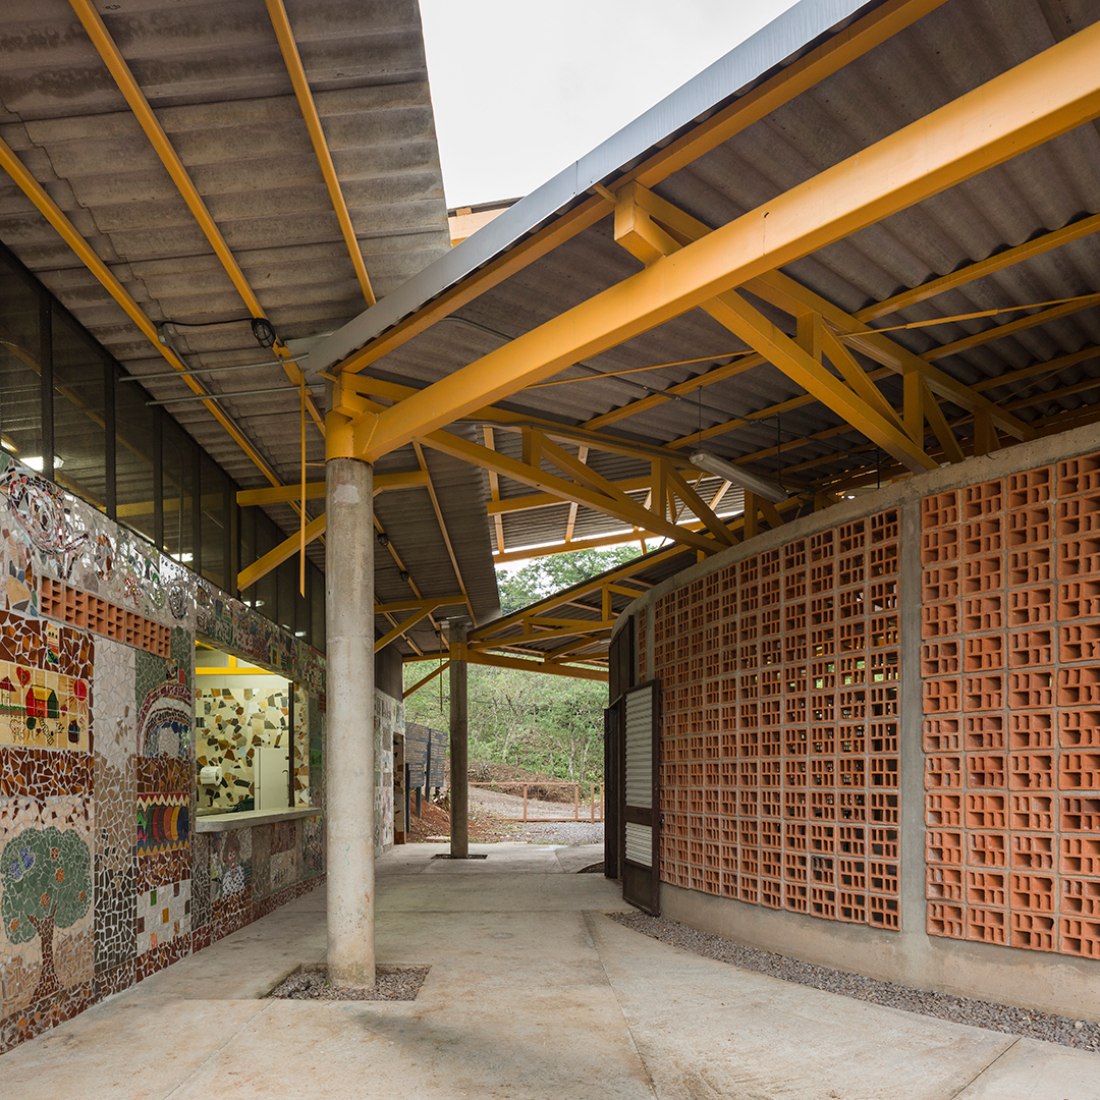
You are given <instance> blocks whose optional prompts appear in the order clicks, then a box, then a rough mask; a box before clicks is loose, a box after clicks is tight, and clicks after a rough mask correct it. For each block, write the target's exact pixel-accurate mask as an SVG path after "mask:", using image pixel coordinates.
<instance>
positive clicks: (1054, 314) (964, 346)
mask: <svg viewBox="0 0 1100 1100" xmlns="http://www.w3.org/2000/svg"><path fill="white" fill-rule="evenodd" d="M1098 305H1100V294H1088V295H1084V296H1083V297H1080V298H1075V299H1073V300H1072V301H1069V302H1063V303H1061V304H1059V305H1056V306H1051V307H1050V308H1049V309H1043V310H1039V311H1038V312H1037V313H1030V314H1028V315H1027V316H1026V317H1018V318H1017V319H1016V320H1015V321H1007V322H1005V324H1003V325H996V326H994V327H993V328H987V329H985V330H984V331H982V332H976V333H974V334H973V335H972V336H963V337H961V338H960V339H958V340H952V341H951V343H950V344H942V345H940V347H938V348H932V350H931V351H926V352H925V353H924V354H923V355H922V356H921V358H922V359H923V360H925V362H933V361H934V360H936V359H946V358H947V356H949V355H957V354H958V353H959V352H960V351H967V350H968V349H969V348H976V347H980V346H981V345H982V344H989V343H992V341H994V340H1000V339H1001V338H1002V337H1004V336H1012V335H1013V334H1014V333H1017V332H1023V331H1024V330H1026V329H1029V328H1036V327H1038V326H1039V325H1045V324H1049V323H1050V322H1051V321H1057V320H1059V319H1060V318H1062V317H1068V316H1070V314H1073V313H1080V312H1081V310H1084V309H1093V308H1094V307H1096V306H1098Z"/></svg>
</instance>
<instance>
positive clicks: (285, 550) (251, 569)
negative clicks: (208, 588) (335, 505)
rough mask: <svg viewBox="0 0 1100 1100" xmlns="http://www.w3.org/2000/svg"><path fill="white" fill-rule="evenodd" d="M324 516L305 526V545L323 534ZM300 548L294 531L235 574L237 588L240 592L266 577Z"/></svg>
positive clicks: (298, 536)
mask: <svg viewBox="0 0 1100 1100" xmlns="http://www.w3.org/2000/svg"><path fill="white" fill-rule="evenodd" d="M325 524H326V519H325V516H324V515H323V514H322V515H319V516H318V517H317V518H316V519H311V520H310V521H309V523H307V524H306V526H305V541H306V543H307V544H308V543H311V542H313V540H314V539H319V538H320V537H321V536H322V535H323V534H324V533H325ZM301 546H302V534H301V532H298V531H295V533H294V534H293V535H290V536H288V537H287V538H285V539H283V541H282V542H280V543H279V545H278V546H276V547H275V548H274V549H273V550H269V551H268V552H267V553H266V554H264V555H263V556H262V557H260V558H257V559H256V560H255V561H254V562H253V563H252V564H251V565H249V566H246V567H245V568H244V569H242V570H241V571H240V572H239V573H238V574H237V588H238V589H239V590H240V591H242V592H243V591H244V589H246V588H249V587H250V586H251V585H254V584H255V583H256V582H257V581H258V580H260V579H262V578H263V577H266V576H267V575H268V573H270V572H271V571H272V570H273V569H278V568H279V566H280V565H282V564H283V562H284V561H289V560H290V559H291V558H292V557H294V555H295V554H296V553H298V551H299V549H300V548H301Z"/></svg>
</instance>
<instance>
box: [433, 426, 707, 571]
mask: <svg viewBox="0 0 1100 1100" xmlns="http://www.w3.org/2000/svg"><path fill="white" fill-rule="evenodd" d="M422 442H423V443H424V445H425V446H427V447H431V448H433V449H434V450H438V451H442V452H443V453H444V454H449V455H451V456H452V457H454V458H458V459H461V460H462V461H464V462H469V463H470V464H472V465H474V466H481V467H483V468H484V469H486V470H493V469H495V470H496V471H497V473H499V474H503V475H504V476H505V477H508V478H511V479H512V480H513V481H519V482H521V483H523V484H526V485H532V486H534V487H535V488H537V489H540V490H542V491H544V492H548V493H556V494H558V495H559V496H560V497H561V498H562V500H564V501H570V500H575V501H577V502H578V503H579V504H584V505H585V506H586V507H589V508H594V509H596V511H598V512H605V513H607V514H608V515H610V516H615V517H617V518H619V519H621V520H623V521H625V522H626V523H629V524H631V525H634V526H637V527H640V528H643V529H644V530H647V531H649V530H651V531H652V532H653V533H654V534H658V535H662V536H664V537H666V538H671V539H675V540H677V541H679V542H686V543H689V544H690V545H692V546H695V547H696V548H698V549H700V550H702V551H704V552H705V553H708V554H711V553H714V552H715V551H717V550H719V549H720V548H721V547H720V545H719V544H718V543H717V542H715V541H714V540H713V539H711V538H707V537H706V536H704V535H700V534H698V533H697V532H695V531H691V530H689V529H688V528H686V527H680V526H677V525H676V524H674V523H669V522H668V521H667V520H664V519H662V518H661V517H660V516H659V515H657V514H655V513H653V512H649V511H646V509H644V508H643V507H642V506H641V505H640V504H636V503H635V502H634V501H632V500H630V499H629V498H626V499H625V500H620V499H618V498H612V497H610V496H607V495H606V494H605V493H602V492H600V491H598V490H597V489H594V488H590V487H589V486H588V485H581V484H578V483H576V482H572V481H567V480H566V479H565V478H562V477H558V476H556V475H555V474H551V473H549V472H547V471H546V470H543V469H542V468H540V467H537V466H529V465H527V464H526V463H525V462H521V461H519V460H518V459H514V458H510V457H508V456H507V455H502V454H500V453H499V452H498V451H490V450H489V449H488V448H487V447H481V446H479V445H478V444H476V443H472V442H470V441H469V440H466V439H462V438H461V437H460V436H456V435H452V434H451V433H449V432H441V431H435V432H432V433H431V434H430V435H427V436H425V437H424V439H423V440H422Z"/></svg>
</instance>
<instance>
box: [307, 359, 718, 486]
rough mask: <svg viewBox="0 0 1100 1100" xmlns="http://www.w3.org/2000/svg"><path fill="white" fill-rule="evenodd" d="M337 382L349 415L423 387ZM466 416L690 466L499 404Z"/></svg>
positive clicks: (654, 450)
mask: <svg viewBox="0 0 1100 1100" xmlns="http://www.w3.org/2000/svg"><path fill="white" fill-rule="evenodd" d="M326 377H327V376H326ZM707 377H708V378H709V377H710V376H709V375H708V376H707ZM337 381H338V382H339V386H338V387H337V391H338V392H339V393H340V394H341V395H346V396H344V397H343V398H342V400H343V401H344V402H345V405H346V407H345V409H344V413H345V415H349V416H350V415H352V414H353V413H354V411H355V409H356V398H367V397H382V398H385V399H386V400H388V401H391V402H394V403H399V402H402V401H404V400H406V399H407V398H409V397H412V396H414V395H415V394H418V393H422V392H424V391H423V390H422V389H416V388H414V387H413V386H407V385H403V384H402V383H400V382H391V381H388V380H386V379H382V378H375V377H373V376H370V377H368V376H364V375H343V376H341V377H340V378H339V379H337ZM669 392H671V391H669ZM359 408H367V409H370V410H371V411H374V412H380V411H382V410H383V409H384V406H382V405H380V404H377V403H376V402H375V403H372V402H370V401H364V402H363V403H362V404H361V405H360V406H359ZM469 419H471V420H479V421H484V422H485V423H486V424H491V425H495V426H497V428H499V429H500V430H502V431H523V430H525V429H528V430H531V429H533V430H535V431H541V432H542V433H543V435H544V436H548V437H549V438H551V439H556V440H558V441H566V442H569V443H572V444H575V445H577V446H587V447H589V448H591V449H592V450H594V451H601V452H604V453H607V454H613V455H621V456H624V457H626V458H637V459H639V460H640V461H645V462H649V461H650V460H652V459H654V458H663V459H667V460H668V461H671V462H675V463H678V464H679V465H680V466H682V467H683V468H684V469H691V468H692V466H691V463H690V462H689V461H688V458H687V456H686V455H683V454H678V453H677V452H675V451H672V450H669V449H668V448H667V447H663V446H661V445H659V444H653V443H641V442H639V441H638V440H632V439H624V438H621V437H619V436H615V435H608V434H607V433H606V432H603V431H600V430H597V429H593V428H590V427H588V425H579V426H577V425H572V424H562V423H561V422H560V421H556V420H550V419H549V418H547V417H539V416H533V415H531V414H529V413H519V412H515V411H514V410H511V409H504V408H501V407H500V406H498V405H488V406H485V407H484V408H480V409H477V410H475V411H474V412H473V413H472V414H471V415H470V417H469Z"/></svg>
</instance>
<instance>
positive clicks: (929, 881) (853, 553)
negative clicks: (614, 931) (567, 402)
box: [624, 428, 1100, 1019]
mask: <svg viewBox="0 0 1100 1100" xmlns="http://www.w3.org/2000/svg"><path fill="white" fill-rule="evenodd" d="M1097 442H1098V440H1097V433H1096V430H1095V429H1094V428H1086V429H1079V430H1077V431H1074V432H1068V433H1065V434H1063V435H1061V436H1055V437H1050V438H1047V439H1043V440H1040V441H1036V442H1033V443H1028V444H1021V445H1018V446H1015V447H1012V448H1006V449H1004V450H1002V451H999V452H997V453H996V454H994V455H991V456H987V457H983V458H975V459H970V460H967V461H966V462H963V463H960V464H957V465H955V466H950V467H944V468H943V469H940V470H938V471H933V472H932V473H929V474H926V475H922V476H919V477H914V478H911V479H907V480H906V481H904V482H901V483H899V484H898V485H896V486H890V487H886V488H883V489H881V490H878V491H877V492H875V493H872V494H868V495H867V496H865V497H862V498H860V499H857V500H853V501H847V502H844V503H842V504H840V505H837V506H835V507H834V508H830V509H828V510H826V511H824V512H821V513H817V514H815V515H812V516H807V517H804V518H803V519H801V520H798V521H795V522H794V523H791V524H788V525H786V526H785V527H783V528H781V529H779V530H776V531H770V532H766V533H764V534H762V535H761V536H759V537H758V538H757V539H754V540H753V541H752V542H751V543H749V544H747V545H744V546H738V547H734V548H731V549H730V550H728V551H725V552H723V553H722V554H720V555H716V556H715V558H713V559H711V560H709V561H706V562H703V563H700V564H698V565H695V566H693V567H691V568H690V569H688V570H685V571H684V572H683V573H681V574H679V575H678V576H677V577H674V578H671V579H670V580H668V581H665V582H663V583H662V584H660V585H658V586H656V587H655V588H654V589H653V590H652V591H651V592H649V593H648V594H647V595H646V596H645V597H642V598H641V599H639V600H638V601H637V602H636V603H635V604H634V605H633V606H632V607H631V608H630V609H629V611H628V613H627V616H624V618H626V617H633V618H634V619H635V621H636V629H637V635H636V636H637V638H638V650H639V652H638V654H637V671H638V675H639V678H645V676H646V675H647V674H649V675H650V676H652V677H653V678H655V679H657V680H658V681H659V682H660V685H661V696H662V703H661V706H662V718H661V723H662V726H661V750H660V760H659V765H658V766H659V773H660V778H661V785H662V795H661V809H662V813H663V815H664V821H665V826H664V829H665V832H664V836H663V838H662V845H661V853H660V855H661V858H660V865H659V867H660V877H661V882H662V887H661V905H662V908H663V911H664V912H665V913H667V914H668V915H670V916H672V917H674V918H676V919H681V920H685V921H686V922H688V923H690V924H695V925H696V926H699V927H703V928H708V929H712V930H716V931H719V932H721V933H723V934H726V935H730V936H732V937H734V938H738V939H741V940H743V941H745V942H750V943H754V944H757V945H760V946H763V947H766V948H769V949H773V950H779V951H786V952H788V953H791V954H795V955H798V956H800V957H804V958H807V959H810V960H811V961H816V962H822V963H826V964H831V965H838V966H841V967H843V968H847V969H852V970H856V971H862V972H865V973H868V974H871V975H873V976H876V977H882V978H888V979H893V980H899V981H903V982H907V983H909V984H913V985H917V986H921V987H924V988H930V989H941V990H945V991H950V992H957V993H963V994H970V995H976V996H983V997H990V998H993V999H999V1000H1003V1001H1006V1002H1010V1003H1020V1004H1025V1005H1028V1006H1030V1007H1036V1008H1043V1009H1047V1010H1052V1011H1059V1012H1065V1013H1069V1014H1073V1015H1084V1016H1088V1017H1091V1018H1093V1019H1100V980H1098V979H1100V968H1098V962H1100V519H1098V517H1100V452H1098V450H1097Z"/></svg>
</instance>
